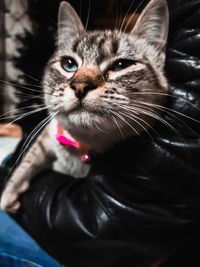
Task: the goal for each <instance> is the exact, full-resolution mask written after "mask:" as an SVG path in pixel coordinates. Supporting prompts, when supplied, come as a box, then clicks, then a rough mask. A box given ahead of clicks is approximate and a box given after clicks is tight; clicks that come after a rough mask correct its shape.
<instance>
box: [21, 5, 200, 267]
mask: <svg viewBox="0 0 200 267" xmlns="http://www.w3.org/2000/svg"><path fill="white" fill-rule="evenodd" d="M168 2H169V8H170V14H171V17H170V34H169V42H168V48H167V62H166V73H167V76H168V80H169V84H170V88H169V89H170V95H169V97H168V103H167V109H165V112H163V114H162V118H163V119H164V120H165V121H166V122H167V124H165V125H162V124H161V125H158V126H157V133H158V134H156V135H154V134H153V133H151V134H152V138H150V137H149V136H148V135H147V136H145V135H144V136H143V138H140V137H134V138H131V139H129V140H127V141H126V142H122V143H121V144H118V145H117V146H116V147H115V148H114V149H112V150H110V151H108V153H106V154H104V155H102V156H98V157H97V158H95V159H94V162H93V164H92V169H91V171H90V173H89V174H88V176H87V177H86V178H83V179H73V178H70V177H66V176H63V175H61V174H58V173H55V172H53V171H48V172H45V173H43V174H40V175H39V176H38V177H37V179H36V180H35V181H34V183H33V186H32V188H31V190H30V191H29V192H28V193H26V194H25V195H24V196H23V198H22V207H23V208H22V209H21V212H20V213H18V214H17V216H16V220H17V221H18V222H19V223H20V224H21V225H23V227H24V228H25V229H26V230H27V231H28V232H29V233H31V235H32V236H33V237H34V238H35V239H36V240H37V241H38V243H39V244H40V245H41V246H42V247H44V249H45V250H47V252H49V253H50V254H51V255H52V256H53V257H55V258H56V259H58V260H60V261H61V262H62V263H63V264H65V265H66V266H72V267H81V266H87V267H90V266H91V267H93V266H95V267H102V266H103V267H112V266H115V267H118V266H119V267H121V266H126V267H129V266H130V267H132V266H135V267H137V266H148V265H149V264H151V263H152V262H154V261H156V260H159V259H162V258H169V257H171V256H172V255H173V254H174V253H176V252H177V251H179V250H180V249H181V248H182V247H183V246H184V245H185V244H186V243H187V242H189V241H190V240H191V239H192V238H193V237H194V236H195V235H196V232H197V228H198V225H199V212H200V209H199V200H200V199H199V198H200V197H199V188H200V165H199V159H200V140H199V132H200V126H199V118H200V112H199V109H200V97H199V96H200V68H199V66H200V54H199V47H200V20H199V14H200V2H199V1H183V0H182V1H180V0H179V1H174V0H169V1H168Z"/></svg>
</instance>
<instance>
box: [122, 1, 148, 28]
mask: <svg viewBox="0 0 200 267" xmlns="http://www.w3.org/2000/svg"><path fill="white" fill-rule="evenodd" d="M143 3H144V0H142V1H141V2H140V4H139V5H138V7H137V8H136V9H135V10H134V12H133V14H132V15H131V17H130V18H129V20H128V22H127V23H126V26H125V28H124V32H126V30H127V28H128V26H129V24H130V23H131V21H132V19H133V17H134V16H135V14H136V13H137V11H138V9H139V8H140V7H141V5H142V4H143Z"/></svg>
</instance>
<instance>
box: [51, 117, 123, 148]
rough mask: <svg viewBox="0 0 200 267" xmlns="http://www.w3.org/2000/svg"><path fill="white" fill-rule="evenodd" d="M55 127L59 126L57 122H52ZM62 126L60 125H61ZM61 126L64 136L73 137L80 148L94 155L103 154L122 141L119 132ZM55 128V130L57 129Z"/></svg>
mask: <svg viewBox="0 0 200 267" xmlns="http://www.w3.org/2000/svg"><path fill="white" fill-rule="evenodd" d="M52 123H53V124H54V126H55V127H57V126H56V125H57V124H58V122H57V121H56V120H54V121H52ZM59 124H60V123H59ZM60 126H61V127H62V128H63V130H64V131H63V134H64V135H65V136H67V137H68V138H69V136H71V138H72V140H73V141H75V142H77V143H78V144H79V145H80V147H84V148H85V149H86V150H88V151H92V152H94V153H103V152H105V151H106V150H107V149H109V148H110V147H111V146H113V145H114V144H115V143H116V142H118V141H119V140H121V139H122V136H121V135H120V133H119V132H117V131H113V132H102V131H100V130H96V129H86V128H80V127H79V128H72V127H69V128H67V127H66V126H65V127H64V126H63V125H62V124H60ZM55 127H54V128H55Z"/></svg>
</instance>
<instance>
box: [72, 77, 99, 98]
mask: <svg viewBox="0 0 200 267" xmlns="http://www.w3.org/2000/svg"><path fill="white" fill-rule="evenodd" d="M70 87H71V88H72V89H73V90H74V91H75V95H76V97H77V98H78V99H79V100H81V99H82V98H84V97H85V96H86V94H87V92H88V91H90V90H94V89H96V88H97V85H95V84H94V83H93V82H88V81H72V82H71V83H70Z"/></svg>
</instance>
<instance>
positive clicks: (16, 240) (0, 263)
mask: <svg viewBox="0 0 200 267" xmlns="http://www.w3.org/2000/svg"><path fill="white" fill-rule="evenodd" d="M25 266H27V267H28V266H29V267H41V266H42V267H61V266H62V265H61V264H59V263H58V262H57V261H56V260H54V259H53V258H51V257H50V256H49V255H48V254H47V253H46V252H45V251H44V250H42V248H41V247H40V246H39V245H38V244H37V243H36V242H35V241H34V240H33V239H32V238H31V237H30V236H29V235H28V234H27V233H26V232H25V231H24V230H23V229H22V228H21V227H20V226H19V225H18V224H17V223H16V222H15V221H14V220H12V219H11V218H10V217H9V216H8V214H6V213H5V212H3V211H2V210H0V267H25Z"/></svg>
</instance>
